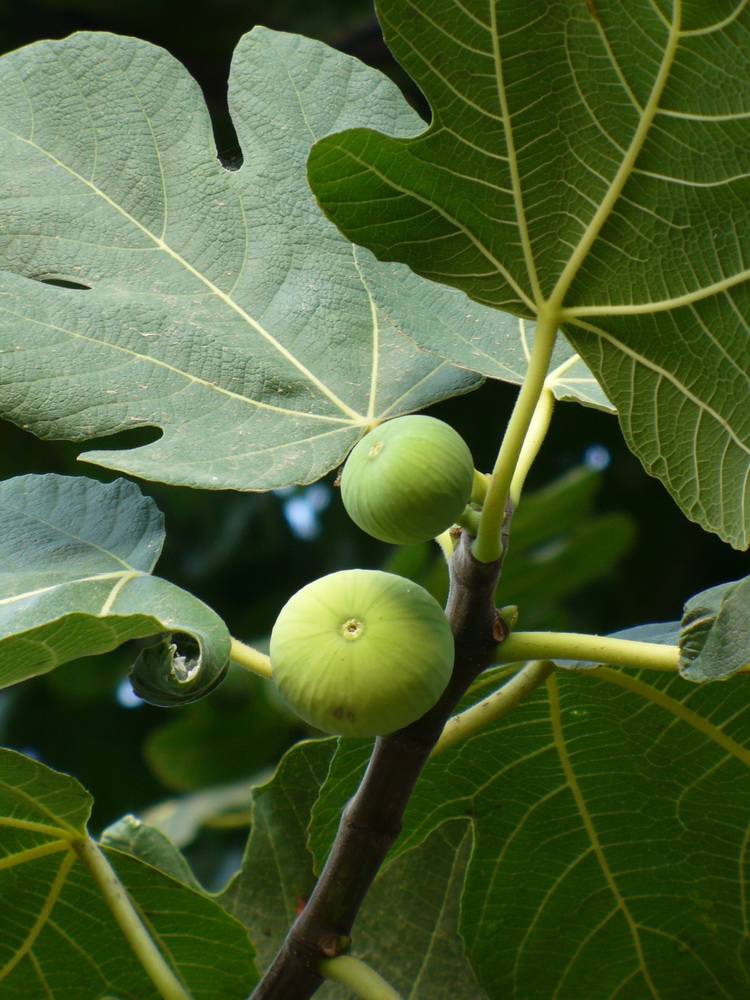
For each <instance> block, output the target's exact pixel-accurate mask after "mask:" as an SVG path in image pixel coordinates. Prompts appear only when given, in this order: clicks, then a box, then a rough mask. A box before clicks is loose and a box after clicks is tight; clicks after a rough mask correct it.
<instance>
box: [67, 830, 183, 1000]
mask: <svg viewBox="0 0 750 1000" xmlns="http://www.w3.org/2000/svg"><path fill="white" fill-rule="evenodd" d="M71 847H72V848H73V850H74V851H75V852H76V854H77V855H78V857H79V858H80V859H81V861H82V862H83V864H84V865H85V867H86V869H87V870H88V872H89V874H90V875H91V877H92V878H93V879H94V881H95V882H96V884H97V887H98V889H99V892H100V893H101V894H102V897H103V898H104V901H105V902H106V904H107V906H108V907H109V909H110V911H111V913H112V916H113V917H114V918H115V920H116V921H117V923H118V924H119V926H120V930H121V931H122V933H123V934H124V935H125V937H126V939H127V942H128V944H129V945H130V947H131V948H132V949H133V952H134V953H135V955H136V957H137V958H138V961H139V962H140V963H141V965H142V966H143V968H144V971H145V972H146V973H147V975H148V976H149V978H150V979H151V982H152V983H153V984H154V986H155V987H156V989H157V990H158V992H159V995H160V996H161V997H163V1000H192V998H191V996H190V994H189V993H188V992H187V990H186V989H185V988H184V986H183V985H182V983H180V981H179V979H178V978H177V976H176V975H175V973H174V972H173V971H172V969H171V968H170V967H169V965H168V964H167V962H166V960H165V958H164V956H163V955H162V953H161V952H160V951H159V949H158V948H157V947H156V944H155V943H154V940H153V938H152V937H151V934H150V933H149V931H148V929H147V928H146V926H145V924H144V923H143V921H142V920H141V918H140V916H139V914H138V912H137V911H136V909H135V907H134V906H133V903H132V901H131V899H130V896H129V895H128V891H127V889H126V888H125V886H124V885H123V884H122V882H120V880H119V878H118V877H117V873H116V872H115V870H114V868H113V867H112V866H111V865H110V863H109V861H108V860H107V858H106V857H105V855H104V854H103V852H102V851H101V850H100V849H99V847H98V846H97V845H96V844H95V843H94V841H93V840H91V839H90V838H89V837H87V838H85V839H82V840H76V841H72V842H71Z"/></svg>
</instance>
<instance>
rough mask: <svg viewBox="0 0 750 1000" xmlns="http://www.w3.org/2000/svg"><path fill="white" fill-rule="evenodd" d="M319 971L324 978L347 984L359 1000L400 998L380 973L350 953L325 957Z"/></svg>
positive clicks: (396, 999) (393, 999) (400, 999)
mask: <svg viewBox="0 0 750 1000" xmlns="http://www.w3.org/2000/svg"><path fill="white" fill-rule="evenodd" d="M320 971H321V973H322V974H323V975H324V976H325V978H326V979H332V980H333V981H334V982H337V983H341V984H342V985H343V986H348V987H349V989H350V990H351V991H352V993H355V994H356V995H357V996H358V997H360V1000H402V998H401V995H400V994H399V993H397V992H396V990H394V988H393V987H392V986H391V985H390V984H389V983H387V982H386V981H385V979H383V977H382V976H381V975H379V974H378V973H377V972H376V971H375V970H374V969H372V968H370V966H369V965H367V964H366V963H365V962H362V961H360V959H358V958H354V957H353V956H352V955H339V956H338V957H337V958H326V959H324V960H323V961H322V962H321V963H320Z"/></svg>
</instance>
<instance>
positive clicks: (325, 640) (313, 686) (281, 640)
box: [271, 569, 454, 737]
mask: <svg viewBox="0 0 750 1000" xmlns="http://www.w3.org/2000/svg"><path fill="white" fill-rule="evenodd" d="M453 657H454V644H453V635H452V633H451V630H450V626H449V625H448V621H447V619H446V617H445V615H444V613H443V610H442V608H441V607H440V605H439V604H438V602H437V601H436V600H435V599H434V598H433V597H432V596H431V595H430V594H428V593H427V591H426V590H424V588H423V587H420V586H419V585H418V584H416V583H412V581H411V580H406V579H404V578H403V577H401V576H396V575H394V574H393V573H383V572H381V571H379V570H365V569H353V570H344V571H342V572H340V573H331V574H330V575H329V576H324V577H321V579H319V580H315V581H314V582H313V583H309V584H308V585H307V586H306V587H303V588H302V589H301V590H299V591H298V592H297V593H296V594H295V595H294V596H293V597H292V598H290V600H289V601H287V603H286V604H285V605H284V607H283V608H282V609H281V612H280V613H279V616H278V618H277V619H276V624H275V625H274V627H273V631H272V632H271V669H272V671H273V679H274V681H275V683H276V685H277V687H278V689H279V691H280V692H281V695H282V697H283V698H284V699H285V701H287V702H288V704H289V705H290V706H291V707H292V708H293V709H294V711H295V712H296V713H297V714H298V715H299V716H301V718H303V719H304V720H305V722H308V723H309V724H310V725H311V726H315V727H316V728H317V729H322V730H323V731H324V732H326V733H335V734H337V735H339V736H362V737H369V736H376V735H379V734H381V733H390V732H393V731H394V730H396V729H401V728H403V726H407V725H408V724H409V723H410V722H414V721H415V720H416V719H418V718H420V717H421V716H422V715H424V713H425V712H426V711H427V710H428V709H430V708H432V706H433V705H434V704H435V702H436V701H437V700H438V698H439V697H440V695H441V694H442V693H443V691H444V690H445V686H446V685H447V683H448V680H449V678H450V675H451V671H452V669H453Z"/></svg>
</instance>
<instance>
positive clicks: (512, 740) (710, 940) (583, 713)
mask: <svg viewBox="0 0 750 1000" xmlns="http://www.w3.org/2000/svg"><path fill="white" fill-rule="evenodd" d="M738 683H739V684H743V683H745V684H746V683H747V681H746V680H744V679H743V680H740V679H739V678H738V679H737V680H735V682H734V684H733V685H727V684H713V685H703V686H696V685H694V684H691V683H688V682H687V681H685V680H683V679H682V678H680V677H678V676H676V675H674V674H671V675H670V674H654V672H643V673H640V674H639V673H634V672H630V671H615V670H611V669H608V668H603V669H599V670H598V671H596V674H595V675H592V673H591V672H586V673H585V674H583V673H579V672H568V671H566V672H565V673H558V674H556V675H554V676H553V678H552V679H551V680H550V682H549V683H548V685H547V688H546V690H540V691H539V692H537V693H536V694H535V695H534V696H533V698H532V699H531V700H530V701H527V702H525V703H524V704H523V705H522V706H521V707H520V708H518V709H517V710H516V711H515V712H513V713H512V714H511V715H509V716H507V717H506V719H505V720H503V721H502V722H500V723H497V724H496V725H494V726H493V727H491V728H488V729H486V730H484V731H483V732H482V733H480V734H478V735H476V736H474V737H472V738H471V739H469V740H467V741H466V742H465V743H463V744H461V745H460V746H459V747H457V748H456V749H455V750H449V751H445V752H443V753H442V754H440V755H438V756H437V757H436V758H435V760H434V761H433V762H431V763H430V764H428V767H427V768H426V770H425V772H424V775H423V778H422V780H421V781H420V783H419V785H418V786H417V788H416V791H415V794H414V797H413V799H412V801H411V803H410V806H409V809H408V811H407V815H406V818H405V824H404V831H403V834H402V837H401V839H400V840H399V842H398V844H397V846H396V849H395V851H394V853H393V854H392V855H391V858H401V857H402V856H403V855H404V852H409V851H410V850H411V849H412V848H413V847H414V846H415V845H417V844H420V843H423V842H424V840H425V838H426V837H427V836H428V835H429V833H430V832H431V831H433V830H435V829H436V828H438V827H440V826H441V824H443V823H444V822H445V821H446V820H449V819H465V818H466V817H469V818H470V819H471V820H472V824H473V835H474V848H473V852H472V856H471V860H470V862H469V868H468V871H467V876H466V883H465V887H464V894H463V900H462V922H461V933H462V934H463V936H464V939H465V941H466V946H467V952H468V955H469V958H470V960H471V962H472V965H473V968H474V971H475V972H476V974H477V977H478V979H479V981H480V983H481V984H482V986H483V987H484V989H485V990H486V991H487V993H488V995H489V996H490V997H491V998H492V1000H549V998H550V997H557V998H559V1000H581V998H582V997H585V998H586V1000H613V998H617V1000H685V997H713V996H717V997H719V996H720V997H727V998H731V1000H739V998H740V997H744V996H745V995H746V994H747V992H748V989H750V954H748V948H747V941H748V938H747V933H746V926H747V883H748V875H747V868H746V855H747V829H748V826H749V825H750V754H749V753H748V751H747V749H746V747H745V745H744V744H745V742H746V733H747V726H748V721H749V720H748V712H749V711H750V709H748V707H747V706H748V704H749V701H748V698H747V697H745V696H741V697H740V702H739V708H738V693H737V690H736V684H738ZM367 753H368V748H367V747H365V746H364V745H356V744H352V743H348V742H342V743H341V745H340V748H339V750H338V752H337V754H336V757H335V758H334V759H333V761H332V763H331V767H330V770H329V774H328V778H327V781H326V784H325V786H324V787H323V789H322V793H321V798H320V800H319V802H318V804H317V806H316V809H315V813H314V818H313V824H312V829H311V847H312V849H313V852H314V854H315V857H316V859H317V863H318V865H319V864H320V863H321V861H322V859H323V858H324V857H325V855H326V853H327V850H328V846H329V844H330V842H331V839H332V837H333V834H334V832H335V828H336V824H337V819H338V815H339V814H340V810H341V808H342V806H343V804H344V803H345V802H346V800H347V798H348V797H349V796H350V795H351V794H352V791H353V786H356V783H357V781H358V780H359V777H360V776H361V773H362V770H363V769H364V767H365V765H366V759H367ZM392 863H395V861H392ZM414 891H415V892H416V891H417V885H416V882H415V885H414Z"/></svg>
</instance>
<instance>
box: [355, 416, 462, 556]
mask: <svg viewBox="0 0 750 1000" xmlns="http://www.w3.org/2000/svg"><path fill="white" fill-rule="evenodd" d="M473 484H474V462H473V459H472V457H471V452H470V451H469V449H468V447H467V445H466V443H465V442H464V440H463V438H462V437H461V436H460V435H459V434H458V433H457V432H456V431H454V430H453V428H452V427H450V426H449V425H448V424H446V423H443V421H442V420H436V419H435V417H426V416H421V415H416V416H409V417H397V418H396V419H395V420H389V421H387V422H386V423H384V424H381V425H380V426H378V427H376V428H375V429H374V430H372V431H370V432H369V434H366V435H365V436H364V437H363V438H361V439H360V440H359V441H358V442H357V444H356V445H355V446H354V448H353V449H352V451H351V453H350V455H349V457H348V458H347V460H346V464H345V465H344V471H343V473H342V476H341V498H342V500H343V502H344V506H345V507H346V510H347V513H348V514H349V516H350V517H351V519H352V520H353V521H354V523H355V524H357V525H358V526H359V527H360V528H362V530H363V531H366V532H367V533H368V534H369V535H372V536H373V537H374V538H379V539H380V540H381V541H382V542H391V543H393V544H396V545H409V544H412V543H414V542H426V541H427V540H428V539H430V538H434V537H435V536H436V535H439V534H441V533H442V532H443V531H445V530H446V529H447V528H450V527H451V525H452V524H454V523H455V521H456V519H457V518H458V517H459V515H461V514H462V513H463V511H464V509H465V507H466V504H467V502H468V500H469V498H470V497H471V492H472V487H473Z"/></svg>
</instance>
